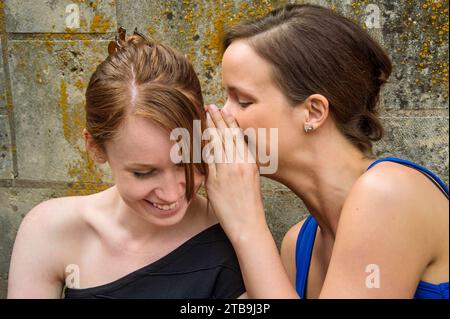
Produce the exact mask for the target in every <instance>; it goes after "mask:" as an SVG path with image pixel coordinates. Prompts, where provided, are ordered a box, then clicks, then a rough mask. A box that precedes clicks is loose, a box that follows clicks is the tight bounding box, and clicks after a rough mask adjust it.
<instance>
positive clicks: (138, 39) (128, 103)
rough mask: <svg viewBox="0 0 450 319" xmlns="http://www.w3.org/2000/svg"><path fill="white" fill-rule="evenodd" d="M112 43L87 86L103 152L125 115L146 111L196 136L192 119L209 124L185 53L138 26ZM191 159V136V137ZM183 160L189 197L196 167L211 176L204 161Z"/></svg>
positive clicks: (92, 127)
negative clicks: (152, 37) (149, 37)
mask: <svg viewBox="0 0 450 319" xmlns="http://www.w3.org/2000/svg"><path fill="white" fill-rule="evenodd" d="M125 32H126V31H125V30H124V29H123V28H119V37H116V40H115V41H112V42H110V43H109V46H108V51H109V56H108V57H107V58H106V59H105V61H103V62H102V63H101V64H100V65H99V66H98V67H97V69H96V70H95V72H94V74H93V75H92V77H91V79H90V81H89V85H88V87H87V90H86V129H87V130H88V131H89V133H90V134H91V135H92V137H93V139H94V141H95V142H96V144H97V145H98V147H99V148H100V149H101V150H102V151H106V149H105V143H106V142H107V141H110V140H112V139H114V137H115V136H116V135H117V134H118V132H119V129H120V127H121V125H123V123H125V121H126V118H127V117H129V116H142V117H145V118H148V119H150V120H152V121H154V122H156V123H157V124H159V125H160V126H161V127H163V128H165V129H167V130H169V131H171V130H172V129H174V128H185V129H187V130H188V131H189V134H190V135H189V136H190V137H191V139H192V137H193V136H194V132H193V121H194V120H195V119H199V120H201V129H202V131H203V130H204V129H205V127H206V122H205V121H206V114H205V110H204V107H203V97H202V92H201V87H200V82H199V80H198V78H197V75H196V74H195V71H194V69H193V67H192V65H191V64H190V62H189V61H188V60H187V58H186V57H185V56H184V55H183V54H181V53H180V52H178V51H176V50H175V49H172V48H170V47H168V46H165V45H163V44H155V43H152V42H150V41H148V40H147V39H146V38H145V37H144V36H142V35H141V34H139V33H138V32H137V31H136V30H135V32H134V34H133V35H132V36H130V37H128V38H126V34H125ZM190 142H191V143H190V156H191V158H190V163H193V161H192V156H193V152H192V145H193V143H192V140H191V141H190ZM190 163H184V167H185V177H186V197H187V198H188V200H190V199H191V198H192V196H193V194H194V169H198V171H199V172H200V173H202V174H204V175H206V176H207V174H208V168H207V165H206V164H205V163H203V162H202V163H197V164H190Z"/></svg>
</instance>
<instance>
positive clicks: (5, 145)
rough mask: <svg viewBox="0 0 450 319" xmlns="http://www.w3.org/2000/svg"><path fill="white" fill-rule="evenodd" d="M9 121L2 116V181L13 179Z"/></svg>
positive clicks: (0, 142) (0, 152) (0, 124)
mask: <svg viewBox="0 0 450 319" xmlns="http://www.w3.org/2000/svg"><path fill="white" fill-rule="evenodd" d="M11 149H12V146H11V138H10V127H9V119H8V116H7V115H1V114H0V179H11V178H12V177H13V173H12V172H13V167H12V153H11Z"/></svg>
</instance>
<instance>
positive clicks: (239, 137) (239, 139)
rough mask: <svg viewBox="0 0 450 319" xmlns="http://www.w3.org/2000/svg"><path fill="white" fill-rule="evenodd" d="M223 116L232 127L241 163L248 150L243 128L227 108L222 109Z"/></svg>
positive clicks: (238, 159) (238, 158)
mask: <svg viewBox="0 0 450 319" xmlns="http://www.w3.org/2000/svg"><path fill="white" fill-rule="evenodd" d="M221 113H222V118H223V120H224V121H225V123H226V125H227V126H228V127H229V128H230V129H231V134H232V136H233V142H234V147H235V149H236V155H237V158H236V160H237V161H238V162H240V163H242V162H243V159H244V154H245V151H246V150H247V143H246V142H245V139H244V134H243V132H242V129H241V128H240V127H239V124H238V123H237V121H236V119H235V118H234V116H233V115H232V114H231V113H230V112H229V111H228V110H227V109H225V108H223V109H221Z"/></svg>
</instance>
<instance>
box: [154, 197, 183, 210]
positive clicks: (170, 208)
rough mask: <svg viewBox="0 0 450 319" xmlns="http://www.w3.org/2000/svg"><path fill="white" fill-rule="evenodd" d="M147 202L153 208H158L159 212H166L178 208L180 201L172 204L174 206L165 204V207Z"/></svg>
mask: <svg viewBox="0 0 450 319" xmlns="http://www.w3.org/2000/svg"><path fill="white" fill-rule="evenodd" d="M147 202H149V203H150V204H151V205H152V206H153V207H156V208H158V209H159V210H165V211H167V210H172V209H175V208H178V205H179V200H178V201H176V202H174V203H172V204H164V205H160V204H156V203H153V202H151V201H149V200H147Z"/></svg>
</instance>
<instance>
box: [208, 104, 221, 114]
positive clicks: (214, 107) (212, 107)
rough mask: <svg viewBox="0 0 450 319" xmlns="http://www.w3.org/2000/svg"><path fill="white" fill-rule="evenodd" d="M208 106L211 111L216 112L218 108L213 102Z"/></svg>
mask: <svg viewBox="0 0 450 319" xmlns="http://www.w3.org/2000/svg"><path fill="white" fill-rule="evenodd" d="M208 108H209V110H210V111H211V112H217V111H218V110H219V109H218V108H217V106H215V105H214V104H210V105H208Z"/></svg>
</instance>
